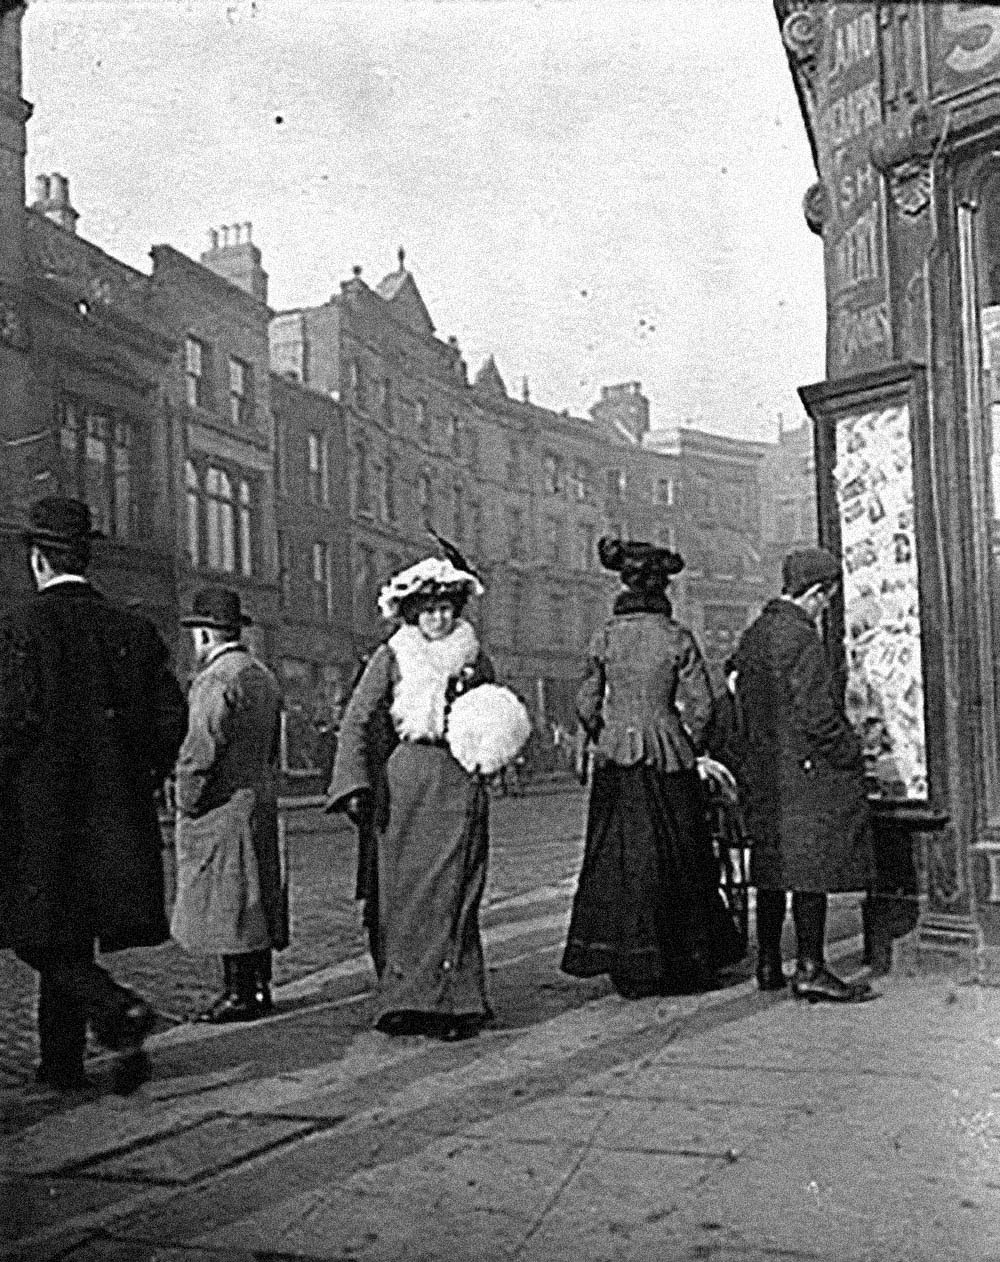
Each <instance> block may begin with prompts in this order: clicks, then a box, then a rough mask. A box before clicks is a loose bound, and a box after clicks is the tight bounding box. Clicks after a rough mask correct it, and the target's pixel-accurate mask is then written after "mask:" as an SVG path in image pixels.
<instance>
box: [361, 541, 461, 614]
mask: <svg viewBox="0 0 1000 1262" xmlns="http://www.w3.org/2000/svg"><path fill="white" fill-rule="evenodd" d="M429 533H430V534H431V535H432V536H433V538H434V539H435V540H436V541H437V544H438V546H439V547H440V548H441V551H442V552H444V554H445V555H444V556H443V557H439V556H430V557H424V559H423V560H422V561H418V562H417V563H416V564H415V565H410V566H407V568H406V569H405V570H400V572H399V573H398V574H394V575H393V576H392V578H390V579H389V581H388V583H386V585H385V586H384V587H383V588H382V590H381V591H380V592H379V597H378V607H379V612H380V613H381V615H382V617H383V618H390V619H391V618H398V617H400V616H401V606H402V605H403V603H404V602H405V601H409V600H411V599H413V598H414V597H421V598H425V599H428V600H432V599H435V598H442V599H446V598H447V597H449V596H459V597H461V598H462V599H467V598H468V597H469V596H482V595H483V593H484V592H485V590H486V588H485V587H484V586H483V584H482V580H481V579H480V577H479V575H478V574H477V573H476V571H475V570H474V569H473V568H472V566H471V565H470V564H469V563H468V562H467V561H466V559H465V557H464V556H462V554H461V552H459V550H458V549H457V548H456V547H455V545H454V544H452V543H449V542H448V540H447V539H443V538H442V537H441V536H440V535H438V534H436V533H435V532H434V531H433V530H432V531H430V532H429Z"/></svg>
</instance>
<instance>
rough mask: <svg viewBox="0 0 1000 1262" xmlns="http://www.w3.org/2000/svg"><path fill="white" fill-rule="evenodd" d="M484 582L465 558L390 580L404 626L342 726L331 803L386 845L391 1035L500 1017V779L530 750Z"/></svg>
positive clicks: (440, 1031)
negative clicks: (496, 912) (500, 674)
mask: <svg viewBox="0 0 1000 1262" xmlns="http://www.w3.org/2000/svg"><path fill="white" fill-rule="evenodd" d="M453 551H454V550H452V552H453ZM482 591H483V588H482V584H481V583H480V582H479V579H478V577H477V576H476V575H475V574H474V573H473V572H471V571H470V570H469V569H468V567H467V566H466V565H465V564H464V562H463V561H462V558H461V557H458V556H456V559H455V560H452V559H448V560H442V559H439V558H438V557H428V558H426V559H425V560H423V561H420V562H418V563H417V564H416V565H412V566H410V567H409V568H407V569H405V570H403V571H402V572H401V573H399V574H397V575H395V576H394V577H393V578H392V579H390V581H389V583H388V584H387V585H386V586H385V587H384V588H383V589H382V592H381V595H380V598H379V607H380V610H381V612H382V614H383V616H384V617H386V618H391V619H399V620H400V622H401V625H400V627H399V629H398V630H397V631H396V632H395V633H394V634H393V635H392V636H391V638H390V639H389V640H388V642H387V643H385V644H383V645H381V646H380V647H379V648H377V649H376V650H375V653H374V654H373V655H372V657H371V660H370V661H369V662H368V665H367V666H366V667H365V671H364V674H363V676H362V678H361V680H360V682H359V683H358V686H357V688H356V689H355V690H354V693H353V695H352V696H351V700H350V702H349V703H348V706H347V711H346V713H345V715H344V721H343V723H342V724H341V730H340V742H339V745H338V748H337V758H336V762H335V765H334V771H333V780H332V782H331V784H330V790H329V802H328V808H329V809H332V810H343V811H345V812H346V814H347V815H348V816H349V818H351V819H352V820H353V821H354V822H355V823H356V824H357V825H358V827H359V830H360V831H361V834H362V836H366V835H367V836H369V837H370V840H371V843H372V849H373V850H374V857H375V863H376V871H375V874H374V883H375V885H376V886H377V895H378V920H377V933H376V940H375V942H374V943H373V955H374V956H375V959H376V963H377V966H378V968H379V971H380V980H379V990H378V997H377V1005H376V1024H377V1027H378V1028H379V1029H380V1030H382V1031H384V1032H385V1033H387V1034H428V1035H431V1036H434V1037H437V1038H441V1039H445V1040H447V1041H454V1040H457V1039H464V1038H469V1037H472V1036H474V1035H476V1034H477V1033H478V1032H479V1030H480V1028H481V1026H482V1025H483V1023H484V1022H485V1021H486V1020H487V1019H488V1018H489V1016H490V1006H489V1002H488V999H487V994H486V972H485V966H484V962H483V950H482V942H481V938H480V933H479V905H480V901H481V899H482V896H483V889H484V886H485V883H486V869H487V860H488V849H489V797H488V794H487V789H486V777H487V776H489V775H492V774H494V773H495V772H496V771H498V770H499V769H500V767H501V766H502V765H504V764H505V763H506V762H508V761H509V760H510V758H512V757H513V756H514V754H515V753H516V752H517V748H516V744H515V745H511V744H509V743H508V738H509V736H510V731H509V730H508V729H507V727H506V725H505V721H504V714H505V713H506V712H507V707H506V706H502V705H501V703H502V702H503V701H504V699H505V697H506V700H507V701H508V702H512V701H513V698H512V694H509V693H505V690H502V689H499V688H496V687H494V686H492V685H491V683H490V681H492V679H493V667H492V665H491V663H490V661H489V659H488V658H487V657H486V655H485V654H484V653H483V652H482V650H481V648H480V645H479V640H478V638H477V636H476V633H475V631H474V630H473V628H472V626H471V625H470V624H469V623H468V622H467V621H466V620H465V619H464V618H462V616H461V615H462V612H463V610H464V608H465V605H466V602H467V600H468V598H469V596H470V595H473V594H475V595H481V594H482ZM514 705H515V708H516V709H518V710H519V711H520V712H521V713H522V714H523V724H524V729H525V730H524V734H523V735H524V736H526V735H527V728H528V723H529V721H528V718H527V714H526V712H524V711H523V706H520V703H514ZM460 713H461V714H462V724H461V725H459V724H458V718H459V715H460ZM470 719H471V723H472V726H473V727H474V728H475V729H476V730H477V731H478V732H479V734H480V735H481V736H483V737H485V744H482V745H481V746H480V748H479V751H478V753H474V755H472V756H470V754H472V751H471V747H469V746H468V745H463V744H462V743H461V742H460V741H459V736H460V735H461V734H462V733H463V732H464V734H465V735H466V736H468V735H469V734H470V733H469V731H468V730H466V727H467V724H468V722H469V721H470ZM386 735H387V736H388V739H385V737H386ZM521 739H523V737H522V738H521ZM376 746H378V748H376ZM488 747H492V748H488ZM383 760H384V761H383ZM380 763H381V766H379V764H380ZM376 777H378V779H377V778H376ZM379 779H380V780H381V786H382V787H381V790H379ZM377 791H378V796H376V794H377ZM368 893H369V895H370V893H371V890H370V888H369V890H368Z"/></svg>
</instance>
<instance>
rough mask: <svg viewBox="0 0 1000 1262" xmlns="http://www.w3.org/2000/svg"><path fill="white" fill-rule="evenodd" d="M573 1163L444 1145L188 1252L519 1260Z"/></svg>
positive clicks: (418, 1261)
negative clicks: (231, 1250)
mask: <svg viewBox="0 0 1000 1262" xmlns="http://www.w3.org/2000/svg"><path fill="white" fill-rule="evenodd" d="M579 1160H580V1157H579V1154H578V1153H577V1152H576V1151H575V1150H574V1149H573V1148H570V1147H568V1146H564V1145H561V1144H550V1145H547V1146H545V1147H542V1148H539V1147H537V1146H535V1145H522V1144H517V1143H502V1142H489V1141H482V1140H473V1139H449V1140H446V1141H443V1142H439V1143H437V1144H434V1145H431V1146H430V1147H428V1148H427V1149H425V1150H424V1151H423V1152H422V1153H420V1154H418V1155H417V1156H415V1157H413V1158H410V1159H408V1160H406V1161H402V1162H399V1163H397V1164H396V1165H394V1166H391V1167H384V1166H383V1167H376V1168H375V1169H373V1170H367V1171H365V1172H363V1173H362V1174H359V1175H357V1176H355V1177H354V1178H352V1179H351V1180H349V1181H348V1182H347V1183H346V1184H345V1185H344V1186H343V1187H340V1188H331V1189H328V1190H319V1191H315V1192H311V1193H309V1194H307V1195H305V1196H303V1197H299V1198H296V1199H295V1200H293V1201H292V1202H290V1203H288V1204H286V1205H284V1206H282V1207H280V1209H279V1210H277V1211H274V1210H272V1211H269V1212H266V1213H263V1214H260V1215H256V1216H254V1217H252V1218H250V1219H247V1220H246V1221H245V1222H242V1223H239V1224H235V1225H234V1226H232V1227H229V1228H226V1229H225V1230H224V1231H221V1232H217V1233H214V1234H213V1235H211V1236H209V1237H206V1238H201V1239H198V1240H195V1241H193V1242H192V1243H193V1244H195V1245H196V1246H197V1245H202V1246H212V1247H218V1246H222V1247H230V1248H231V1247H233V1246H238V1247H244V1248H246V1247H254V1246H256V1247H258V1248H263V1249H265V1250H267V1249H275V1248H276V1247H278V1245H279V1243H281V1244H282V1247H284V1248H285V1249H288V1250H290V1251H293V1252H295V1253H298V1254H301V1255H303V1256H305V1257H314V1258H331V1257H338V1256H340V1257H344V1256H350V1257H353V1258H358V1259H359V1260H361V1259H363V1260H364V1262H397V1260H399V1259H404V1258H405V1259H407V1260H408V1262H439V1260H440V1259H445V1258H447V1259H449V1262H463V1260H464V1259H484V1258H498V1259H500V1258H505V1257H512V1256H517V1253H518V1251H519V1250H520V1249H521V1248H522V1247H523V1245H524V1242H525V1241H526V1240H527V1239H529V1238H530V1236H531V1234H532V1232H533V1231H534V1230H535V1228H536V1226H537V1224H538V1223H539V1222H540V1221H543V1220H544V1217H545V1215H546V1213H547V1211H548V1207H549V1205H550V1204H551V1202H552V1200H553V1199H554V1198H555V1197H557V1196H558V1195H559V1193H560V1191H561V1189H562V1187H563V1186H564V1185H565V1183H566V1181H567V1180H568V1179H570V1178H572V1177H573V1175H574V1173H575V1171H576V1169H577V1168H578V1165H579ZM661 1161H662V1169H661V1171H660V1173H661V1174H662V1176H663V1178H664V1179H666V1180H668V1181H669V1182H674V1183H676V1182H677V1181H679V1180H683V1181H694V1180H697V1178H698V1177H699V1175H700V1170H698V1169H696V1168H694V1167H693V1166H692V1164H691V1163H685V1162H680V1161H678V1160H677V1159H669V1158H664V1159H661Z"/></svg>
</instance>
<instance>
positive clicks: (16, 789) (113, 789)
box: [0, 496, 187, 1091]
mask: <svg viewBox="0 0 1000 1262" xmlns="http://www.w3.org/2000/svg"><path fill="white" fill-rule="evenodd" d="M97 534H98V532H97V531H95V530H94V529H93V528H92V524H91V515H90V509H89V508H88V507H87V505H86V504H84V503H82V502H81V501H79V500H75V499H67V498H63V497H60V496H51V497H48V498H46V499H43V500H39V501H38V502H37V503H36V504H34V505H33V506H32V508H31V515H30V525H29V527H28V529H27V530H26V531H25V532H24V541H25V543H26V545H27V548H28V561H29V565H30V567H31V573H32V576H33V578H34V581H35V586H36V588H37V593H36V594H35V595H33V596H31V597H30V598H28V599H26V600H24V601H23V602H22V603H21V604H19V605H18V606H16V607H15V608H13V609H12V610H10V611H9V612H8V613H7V614H6V616H4V617H3V618H2V619H0V943H2V944H4V945H8V946H11V947H13V949H14V951H15V952H16V954H17V955H18V956H19V957H20V958H21V959H22V960H24V961H25V962H26V963H27V964H29V965H31V967H32V968H34V969H36V970H37V971H38V974H39V1000H38V1037H39V1044H40V1050H41V1058H40V1063H39V1066H38V1070H37V1074H36V1078H37V1080H38V1081H39V1082H40V1083H42V1084H43V1085H45V1086H46V1087H50V1088H53V1089H55V1090H58V1091H70V1090H74V1089H78V1088H82V1087H86V1086H87V1085H88V1080H87V1079H86V1077H85V1075H84V1050H85V1043H86V1031H87V1026H88V1025H89V1026H90V1029H91V1032H92V1033H93V1035H94V1036H95V1038H96V1039H97V1040H98V1041H99V1042H100V1043H102V1044H103V1045H104V1046H105V1047H108V1048H110V1049H112V1050H114V1051H116V1052H117V1053H118V1054H119V1057H118V1060H117V1062H116V1065H115V1085H116V1087H117V1089H118V1090H122V1091H127V1090H131V1089H132V1088H133V1087H134V1086H136V1085H138V1082H139V1081H140V1080H141V1079H142V1078H143V1077H145V1075H146V1072H147V1068H148V1066H147V1062H146V1060H145V1055H144V1053H143V1051H142V1044H143V1041H144V1039H145V1038H146V1036H147V1035H148V1034H149V1032H150V1030H151V1028H152V1025H153V1011H152V1009H151V1008H150V1006H149V1004H147V1003H146V1002H145V1001H144V1000H142V999H141V998H140V997H139V996H138V995H136V994H135V993H134V992H132V991H131V990H127V989H126V988H125V987H124V986H121V985H119V984H118V983H117V982H116V981H114V980H113V978H112V977H111V976H110V974H109V973H107V972H106V971H105V970H104V969H103V968H100V967H99V966H98V965H97V963H96V962H95V944H99V946H100V949H101V950H102V951H117V950H121V949H123V948H125V947H136V946H154V945H156V944H157V943H160V942H164V941H166V939H167V938H168V937H169V931H168V926H167V919H166V914H165V908H164V895H163V862H162V842H161V835H160V826H159V819H158V816H157V810H156V800H155V793H156V790H157V789H158V787H159V786H160V785H162V783H163V780H164V779H165V777H166V776H167V775H168V774H169V772H170V770H171V768H172V766H173V763H174V759H175V758H176V756H177V750H178V748H179V747H180V743H181V741H182V740H183V737H184V728H185V721H186V713H187V712H186V707H185V704H184V698H183V695H182V693H181V690H180V687H179V686H178V684H177V680H176V679H175V678H174V675H173V673H172V672H171V670H170V668H169V661H168V653H167V648H166V645H165V644H164V642H163V640H162V639H161V638H160V636H159V634H158V633H157V631H156V629H155V628H154V627H153V625H152V623H150V622H148V621H147V620H146V619H145V618H142V617H140V616H139V615H138V614H135V613H133V612H131V611H129V610H125V609H122V608H119V607H118V606H117V605H115V604H112V603H111V601H109V600H106V599H105V598H104V597H103V596H102V595H101V593H100V592H99V591H98V590H97V589H96V588H95V587H93V586H92V585H91V583H90V582H89V581H88V579H87V577H86V571H87V567H88V563H89V561H90V550H91V541H92V539H93V538H95V536H97Z"/></svg>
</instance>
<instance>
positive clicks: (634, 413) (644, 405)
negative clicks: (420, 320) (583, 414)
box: [590, 381, 649, 443]
mask: <svg viewBox="0 0 1000 1262" xmlns="http://www.w3.org/2000/svg"><path fill="white" fill-rule="evenodd" d="M590 415H591V416H592V417H593V418H594V420H595V421H603V422H604V423H605V424H612V425H618V426H620V427H621V428H622V429H624V430H626V431H627V432H628V433H629V434H630V435H631V436H632V438H633V439H635V441H636V442H637V443H641V442H642V440H643V439H644V438H645V436H646V435H647V434H648V433H649V400H648V399H647V398H646V396H645V395H644V394H643V393H642V386H641V384H640V383H639V382H638V381H625V382H622V383H621V384H620V385H616V386H601V397H600V399H599V400H598V401H597V403H595V404H594V406H593V407H592V408H591V409H590Z"/></svg>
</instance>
